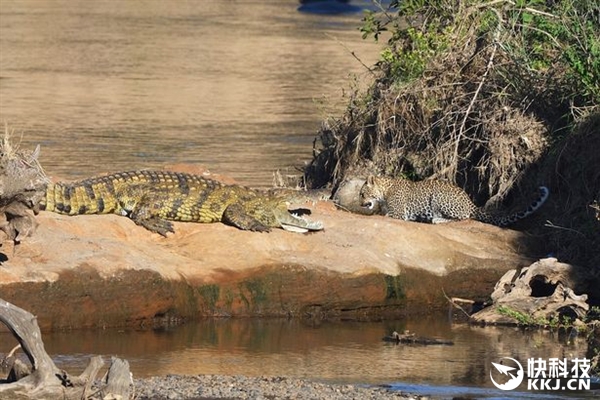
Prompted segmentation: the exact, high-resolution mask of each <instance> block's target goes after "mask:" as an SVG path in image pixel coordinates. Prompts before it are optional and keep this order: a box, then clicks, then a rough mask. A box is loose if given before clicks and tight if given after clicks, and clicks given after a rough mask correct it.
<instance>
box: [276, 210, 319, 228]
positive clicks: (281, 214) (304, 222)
mask: <svg viewBox="0 0 600 400" xmlns="http://www.w3.org/2000/svg"><path fill="white" fill-rule="evenodd" d="M273 214H274V215H275V219H276V220H277V223H278V224H279V226H280V227H281V228H282V229H285V230H286V231H290V232H299V233H306V232H309V231H320V230H322V229H323V228H324V227H323V223H322V222H321V221H309V220H308V219H306V218H304V217H303V216H301V215H298V214H294V213H293V212H291V211H289V210H288V209H287V207H286V208H285V210H283V209H281V208H277V209H275V210H274V212H273Z"/></svg>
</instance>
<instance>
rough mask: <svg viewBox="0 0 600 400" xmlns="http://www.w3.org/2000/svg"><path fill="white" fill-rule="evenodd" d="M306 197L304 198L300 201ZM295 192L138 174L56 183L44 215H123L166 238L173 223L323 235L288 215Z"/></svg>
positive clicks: (44, 201) (317, 225)
mask: <svg viewBox="0 0 600 400" xmlns="http://www.w3.org/2000/svg"><path fill="white" fill-rule="evenodd" d="M299 197H302V196H299ZM296 198H298V196H296V195H295V194H294V193H292V192H291V191H277V192H274V191H262V190H258V189H252V188H248V187H245V186H239V185H227V184H224V183H222V182H219V181H216V180H213V179H209V178H205V177H203V176H200V175H193V174H188V173H182V172H170V171H160V170H158V171H157V170H136V171H127V172H118V173H114V174H110V175H104V176H97V177H92V178H88V179H84V180H80V181H76V182H69V183H62V182H59V183H51V184H48V185H47V186H46V190H45V196H42V198H41V199H40V202H39V209H40V210H46V211H53V212H56V213H59V214H67V215H82V214H119V215H123V216H126V217H129V218H130V219H131V220H132V221H133V222H135V223H136V224H137V225H140V226H143V227H144V228H146V229H148V230H150V231H152V232H156V233H158V234H160V235H162V236H165V237H166V236H167V233H169V232H174V229H173V224H172V223H171V222H170V221H181V222H199V223H213V222H223V223H225V224H228V225H232V226H235V227H237V228H239V229H242V230H249V231H256V232H268V231H270V230H271V228H283V229H285V230H289V231H294V232H308V231H319V230H322V229H323V224H322V223H321V222H319V221H309V220H307V219H305V218H303V217H302V216H298V215H295V214H293V213H291V212H290V211H289V210H288V204H289V202H290V201H292V200H295V199H296Z"/></svg>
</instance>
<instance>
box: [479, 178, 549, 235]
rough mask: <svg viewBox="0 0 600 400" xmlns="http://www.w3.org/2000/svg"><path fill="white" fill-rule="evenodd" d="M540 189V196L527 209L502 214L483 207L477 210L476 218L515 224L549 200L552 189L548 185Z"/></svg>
mask: <svg viewBox="0 0 600 400" xmlns="http://www.w3.org/2000/svg"><path fill="white" fill-rule="evenodd" d="M538 190H539V196H538V197H537V198H536V199H535V200H534V201H533V202H531V204H529V206H528V207H527V208H526V209H525V210H522V211H519V212H516V213H514V214H510V215H504V216H502V215H493V214H489V213H487V212H485V211H483V210H482V209H477V210H476V211H475V215H474V219H476V220H478V221H481V222H485V223H488V224H493V225H496V226H508V225H510V224H513V223H515V222H517V221H518V220H520V219H523V218H526V217H527V216H529V215H531V214H533V213H534V212H536V211H537V210H538V209H539V208H540V207H541V206H542V205H543V204H544V203H545V202H546V200H548V196H549V195H550V190H549V189H548V188H547V187H546V186H540V187H539V188H538Z"/></svg>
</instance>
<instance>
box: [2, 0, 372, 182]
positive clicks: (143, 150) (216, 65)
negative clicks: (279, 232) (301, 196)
mask: <svg viewBox="0 0 600 400" xmlns="http://www.w3.org/2000/svg"><path fill="white" fill-rule="evenodd" d="M357 3H358V4H360V2H357ZM298 7H299V2H297V1H293V0H268V1H241V0H240V1H235V0H232V1H175V2H171V1H161V0H137V1H133V0H129V1H116V0H95V1H88V0H51V1H47V0H14V1H13V0H2V1H1V2H0V55H1V56H0V120H1V121H3V122H5V123H7V124H8V126H9V128H12V129H14V130H15V132H16V134H18V135H20V134H22V135H23V146H24V147H31V148H33V147H34V146H35V144H38V143H39V144H41V145H42V157H41V161H42V165H43V166H44V167H45V168H46V171H47V173H48V174H49V175H51V176H60V177H63V178H76V177H82V176H87V175H93V174H97V173H99V172H106V171H114V170H120V169H131V168H140V167H144V168H147V167H161V166H163V165H165V164H174V163H194V164H202V165H205V166H207V167H208V168H209V169H210V170H211V171H214V172H219V173H226V174H229V175H231V176H233V177H234V178H236V179H237V180H238V181H240V182H241V183H244V184H248V185H255V186H270V185H271V183H272V176H273V171H275V170H281V171H282V172H283V173H288V172H289V173H295V169H294V168H289V167H290V166H300V165H302V164H303V163H304V162H306V161H308V160H310V158H311V156H312V153H311V148H312V147H311V146H312V140H313V138H314V136H315V134H316V131H317V129H318V127H319V126H320V122H321V121H322V120H323V118H324V116H325V115H326V114H327V113H333V114H337V113H338V112H339V111H340V110H341V109H342V108H343V107H344V102H345V100H344V99H342V94H343V90H344V89H348V87H349V78H350V77H351V76H352V75H357V76H358V77H359V78H360V79H361V80H363V81H364V80H365V78H366V77H367V76H368V72H367V70H366V68H365V67H364V66H363V65H361V63H360V62H359V61H357V59H356V58H355V57H354V56H353V55H352V54H351V52H353V53H354V55H355V56H356V57H358V58H360V59H361V60H362V62H364V63H365V64H367V65H372V64H373V63H374V62H375V60H376V58H377V55H378V52H379V49H380V46H379V45H377V44H374V43H373V42H372V41H363V40H362V39H361V37H360V32H359V31H358V30H357V27H358V26H359V25H360V18H361V14H360V13H349V14H348V13H342V14H319V13H307V12H300V11H298Z"/></svg>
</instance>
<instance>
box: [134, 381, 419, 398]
mask: <svg viewBox="0 0 600 400" xmlns="http://www.w3.org/2000/svg"><path fill="white" fill-rule="evenodd" d="M135 394H136V398H137V399H172V400H179V399H181V400H183V399H186V400H187V399H197V400H200V399H253V400H262V399H269V400H274V399H297V400H302V399H330V400H336V399H340V400H351V399H361V400H369V399H373V400H375V399H377V400H379V399H424V398H423V397H419V396H412V395H409V394H405V393H401V392H398V391H393V390H389V389H387V388H385V387H377V386H362V385H356V384H339V385H338V384H327V383H321V382H316V381H310V380H305V379H293V378H285V377H279V376H278V377H246V376H223V375H195V376H182V375H168V376H164V377H152V378H147V379H136V380H135Z"/></svg>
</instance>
